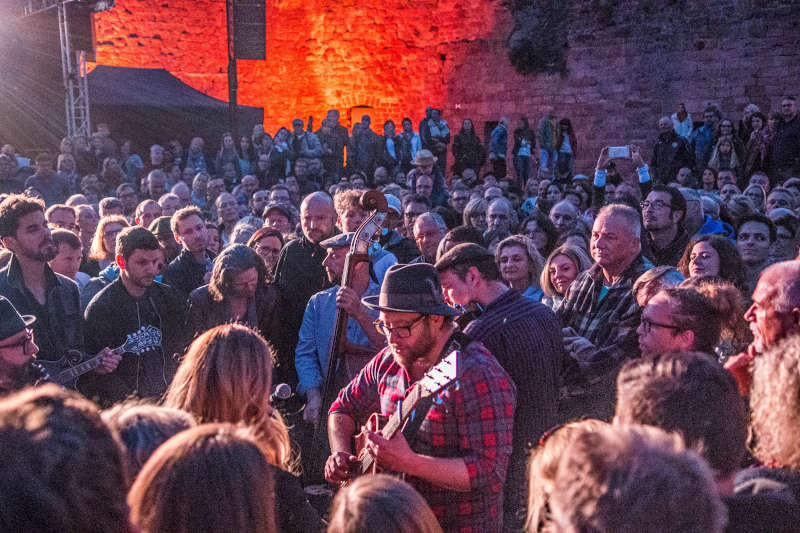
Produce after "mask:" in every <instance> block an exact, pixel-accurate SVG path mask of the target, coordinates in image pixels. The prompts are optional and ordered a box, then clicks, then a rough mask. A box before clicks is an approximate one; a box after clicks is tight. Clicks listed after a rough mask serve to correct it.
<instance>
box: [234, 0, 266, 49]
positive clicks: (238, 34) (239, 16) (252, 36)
mask: <svg viewBox="0 0 800 533" xmlns="http://www.w3.org/2000/svg"><path fill="white" fill-rule="evenodd" d="M228 1H232V2H233V54H234V57H236V59H266V56H267V51H266V48H267V5H266V1H265V0H228Z"/></svg>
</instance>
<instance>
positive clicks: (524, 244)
mask: <svg viewBox="0 0 800 533" xmlns="http://www.w3.org/2000/svg"><path fill="white" fill-rule="evenodd" d="M509 246H519V247H520V248H522V249H523V250H525V254H526V255H527V256H528V285H529V286H530V285H534V286H539V277H540V276H541V275H542V268H544V258H543V257H542V254H540V253H539V250H537V249H536V245H535V244H534V243H533V240H531V239H530V238H529V237H527V236H525V235H511V236H509V237H506V238H505V239H503V240H502V241H500V244H498V245H497V248H495V250H494V262H495V263H497V268H500V254H501V252H502V251H503V248H508V247H509Z"/></svg>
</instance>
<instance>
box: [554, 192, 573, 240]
mask: <svg viewBox="0 0 800 533" xmlns="http://www.w3.org/2000/svg"><path fill="white" fill-rule="evenodd" d="M579 216H580V213H579V212H578V208H577V207H575V204H573V203H572V202H570V201H569V200H561V201H560V202H558V203H557V204H556V205H554V206H553V207H552V208H551V209H550V221H551V222H552V223H553V226H555V228H556V231H557V232H558V235H559V236H560V237H563V236H565V235H567V234H569V232H571V231H572V230H574V229H575V227H576V225H577V224H578V217H579Z"/></svg>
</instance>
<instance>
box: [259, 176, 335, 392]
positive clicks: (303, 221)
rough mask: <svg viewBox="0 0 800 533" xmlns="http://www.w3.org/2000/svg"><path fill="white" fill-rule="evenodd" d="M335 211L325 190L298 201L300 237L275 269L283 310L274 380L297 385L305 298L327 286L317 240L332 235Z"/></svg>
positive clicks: (321, 252)
mask: <svg viewBox="0 0 800 533" xmlns="http://www.w3.org/2000/svg"><path fill="white" fill-rule="evenodd" d="M335 222H336V210H335V209H334V208H333V199H332V198H331V197H330V196H329V195H328V194H326V193H324V192H315V193H312V194H309V195H308V196H306V197H305V198H304V199H303V202H302V203H301V204H300V226H301V228H302V230H303V235H302V237H300V238H298V239H295V240H293V241H291V242H289V243H287V244H286V246H284V247H283V250H281V255H280V257H279V258H278V264H277V266H276V268H275V283H276V284H277V285H278V289H280V295H281V302H282V307H281V309H282V310H283V315H282V320H281V330H280V332H277V334H276V335H273V337H272V338H274V339H276V341H275V343H274V344H275V348H276V349H277V351H278V361H277V366H276V369H275V370H276V375H275V377H274V379H273V381H274V382H275V383H280V382H284V383H289V384H290V385H292V386H294V385H296V384H297V374H296V372H295V369H294V350H295V346H296V344H297V334H298V332H299V331H300V323H301V322H302V320H303V312H304V311H305V308H306V304H308V300H309V299H310V298H311V296H313V295H314V294H316V293H318V292H319V291H321V290H323V289H326V288H327V287H328V286H329V283H328V277H327V275H326V273H325V268H324V267H323V266H322V260H323V259H325V255H326V250H325V248H322V247H321V246H320V244H319V243H321V242H322V241H324V240H325V239H327V238H328V237H330V236H331V235H333V233H334V231H335V225H334V224H335Z"/></svg>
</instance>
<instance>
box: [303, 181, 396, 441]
mask: <svg viewBox="0 0 800 533" xmlns="http://www.w3.org/2000/svg"><path fill="white" fill-rule="evenodd" d="M360 203H361V207H363V208H364V209H365V210H367V211H369V216H368V217H367V219H366V220H365V221H364V222H362V223H361V225H360V226H359V227H358V229H357V230H356V232H355V236H354V237H353V242H352V243H351V244H350V250H349V251H348V252H347V256H346V258H345V262H344V271H343V272H342V287H350V286H351V285H352V277H353V272H354V270H355V267H356V265H358V264H359V263H364V262H369V249H370V246H371V245H372V242H373V240H372V238H373V236H374V235H375V234H376V233H378V232H379V231H380V230H381V227H382V226H383V222H384V220H386V215H387V212H388V210H389V206H388V204H387V203H386V196H384V194H383V193H382V192H380V191H376V190H370V191H366V192H365V193H364V194H362V195H361V200H360ZM347 319H348V315H347V312H346V311H345V310H344V309H342V308H341V307H337V308H336V321H335V323H334V324H335V325H334V329H333V337H332V340H331V346H330V349H329V351H328V367H327V371H326V373H325V382H324V384H323V388H322V404H321V408H320V411H319V415H318V418H317V423H316V426H315V428H314V438H313V448H312V449H314V450H320V449H321V446H323V443H322V438H324V437H325V436H326V434H327V431H326V427H327V419H328V407H329V406H330V405H331V403H333V399H334V397H335V395H336V394H337V392H338V390H337V386H336V377H337V372H338V371H339V368H340V361H341V362H344V361H342V360H343V353H342V347H343V346H344V344H345V340H346V337H345V333H346V327H347Z"/></svg>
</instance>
